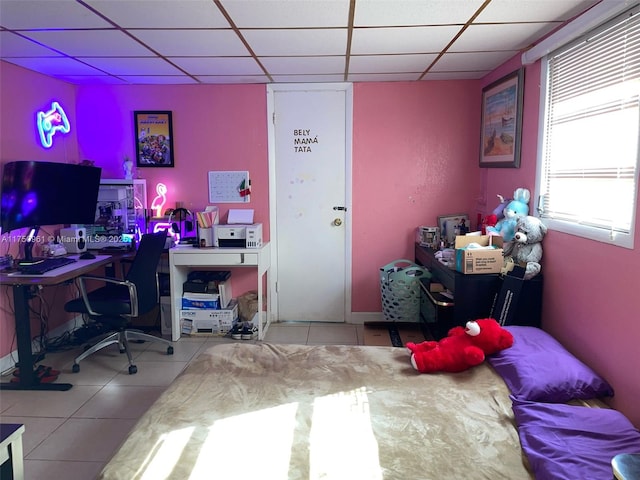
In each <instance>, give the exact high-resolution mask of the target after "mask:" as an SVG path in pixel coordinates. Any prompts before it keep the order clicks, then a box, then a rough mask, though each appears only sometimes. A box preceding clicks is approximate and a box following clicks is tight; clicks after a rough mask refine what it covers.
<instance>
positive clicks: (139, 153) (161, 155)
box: [133, 111, 173, 167]
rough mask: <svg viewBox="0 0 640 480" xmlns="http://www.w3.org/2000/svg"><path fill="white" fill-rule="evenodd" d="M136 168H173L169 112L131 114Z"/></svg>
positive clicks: (171, 124)
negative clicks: (133, 128)
mask: <svg viewBox="0 0 640 480" xmlns="http://www.w3.org/2000/svg"><path fill="white" fill-rule="evenodd" d="M133 124H134V127H135V139H136V165H137V166H138V167H173V123H172V120H171V112H170V111H152V112H151V111H149V112H142V111H136V112H133Z"/></svg>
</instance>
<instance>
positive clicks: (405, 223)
mask: <svg viewBox="0 0 640 480" xmlns="http://www.w3.org/2000/svg"><path fill="white" fill-rule="evenodd" d="M519 66H520V64H519V59H518V58H514V59H513V60H512V61H510V62H508V63H507V64H505V65H504V66H502V67H501V68H500V69H498V70H496V72H493V73H492V74H491V75H489V76H487V77H486V78H485V79H483V81H482V82H478V81H459V82H420V83H387V84H384V83H371V84H369V83H366V84H355V85H354V136H353V178H354V181H353V210H354V215H353V218H354V225H353V253H354V257H353V292H352V296H353V297H352V299H353V311H354V312H375V311H380V299H379V286H378V280H377V279H378V267H379V266H381V265H383V264H385V263H387V262H388V261H390V260H393V259H396V258H402V257H408V258H410V259H411V258H413V254H412V249H413V235H414V232H415V228H416V226H418V225H430V224H434V223H435V220H436V216H437V215H440V214H444V213H459V212H468V213H469V214H470V215H471V220H472V221H473V220H474V215H473V214H474V213H475V211H481V212H487V211H490V210H491V209H493V207H494V206H495V204H496V197H495V195H496V194H498V193H500V194H504V195H510V194H511V193H512V192H513V190H514V189H515V188H517V187H520V186H525V187H527V188H529V189H530V190H531V192H532V193H533V192H534V190H535V162H536V155H537V122H538V98H539V71H540V66H539V65H533V66H529V67H527V69H526V79H525V107H524V112H525V113H524V114H525V118H524V127H523V130H524V136H523V148H522V165H521V168H519V169H480V168H478V166H477V163H478V148H479V127H480V114H479V110H480V91H481V87H482V85H486V84H489V83H490V82H492V81H493V80H495V79H497V78H499V77H501V76H502V75H504V74H507V73H509V72H511V71H513V70H514V69H516V68H518V67H519ZM0 68H1V70H0V75H1V76H2V80H3V81H2V85H1V86H0V93H1V96H0V99H1V100H2V109H1V111H0V115H1V117H0V119H1V122H0V133H1V135H2V145H1V150H0V153H1V155H0V157H1V158H0V159H1V160H2V161H3V162H4V161H8V160H18V159H33V158H34V156H37V158H38V159H41V160H55V161H77V160H79V159H81V158H87V159H91V160H94V161H95V162H96V164H97V165H98V166H100V167H103V168H104V170H105V174H106V175H108V176H111V177H116V178H121V176H122V174H121V172H122V170H121V162H122V158H123V157H124V155H130V156H133V126H132V116H133V111H134V110H145V109H149V110H154V109H158V110H160V109H161V110H172V111H173V120H174V138H175V153H176V159H175V161H176V167H175V168H173V169H142V170H140V175H141V176H143V177H144V178H146V179H147V180H148V182H149V184H150V187H151V186H152V185H153V184H154V182H156V181H158V180H163V181H166V182H167V183H169V185H170V189H171V190H170V199H171V201H172V202H175V201H182V202H184V203H185V205H186V206H187V207H189V208H200V207H202V206H204V204H206V200H207V197H206V172H207V171H208V170H213V169H238V170H242V169H247V170H250V171H251V175H252V179H253V187H254V190H253V192H254V194H253V197H252V202H251V205H250V206H251V208H255V209H256V217H257V220H258V221H262V222H263V223H264V226H265V231H266V232H268V161H267V132H266V128H267V127H266V114H265V112H266V103H265V102H266V99H265V98H266V95H265V87H264V86H260V85H236V86H173V87H169V86H155V87H154V86H150V87H108V86H106V87H77V88H73V87H70V86H69V85H67V84H65V83H62V82H57V81H55V80H51V79H47V78H46V77H43V76H41V75H38V74H34V73H32V72H28V71H26V70H23V69H20V68H18V67H14V66H11V65H8V64H5V63H2V62H0ZM52 96H56V97H57V98H62V99H63V100H64V101H66V102H70V103H71V104H72V106H71V107H69V108H68V111H67V113H68V114H69V116H70V118H72V119H73V118H75V121H76V122H77V125H78V126H77V138H76V137H73V136H71V137H69V139H67V140H65V141H64V142H63V143H62V144H57V145H55V146H54V148H55V150H52V151H48V152H45V151H44V150H42V149H40V148H39V147H35V146H34V145H35V138H34V134H33V131H32V130H31V128H32V127H31V126H30V125H31V120H30V118H31V117H29V116H30V115H32V113H31V112H33V111H35V109H37V108H41V104H42V103H43V102H44V103H45V105H46V102H48V101H50V100H51V99H52ZM74 102H75V106H73V104H74ZM72 121H73V120H72ZM72 135H73V134H72ZM76 140H77V141H78V144H79V147H77V148H76V147H74V145H75V143H76ZM150 189H151V188H150ZM636 231H638V229H637V230H636ZM267 235H268V233H267ZM639 242H640V239H638V238H636V244H637V245H640V243H639ZM2 248H5V247H4V246H3V247H2ZM544 248H545V253H544V258H543V271H544V275H545V292H544V305H543V312H544V327H545V328H546V329H547V330H548V331H550V332H551V333H553V334H554V335H555V336H557V337H558V338H559V339H560V340H561V341H562V342H563V343H564V344H565V345H566V346H567V347H568V348H569V349H570V350H571V351H572V352H574V353H575V354H576V355H577V356H578V357H579V358H582V359H583V360H585V361H586V362H587V363H588V364H589V365H591V366H592V367H593V368H594V369H595V370H596V371H598V372H599V373H601V374H602V375H604V376H605V377H606V378H607V379H608V380H609V381H610V382H611V383H612V384H613V386H614V388H615V389H616V392H617V393H616V397H615V399H614V401H613V405H614V406H615V407H616V408H619V409H620V410H622V411H623V412H624V413H625V414H627V415H628V416H629V417H630V419H631V420H632V421H633V422H634V423H635V424H636V425H637V426H638V425H640V404H637V399H638V398H640V371H639V370H638V369H637V368H635V367H636V365H635V364H636V363H637V358H638V357H637V354H636V352H637V346H636V344H635V342H634V340H635V339H638V338H640V322H637V321H636V320H635V318H634V317H636V316H637V312H638V311H639V310H640V297H639V296H638V295H637V294H636V293H635V291H632V288H633V286H634V285H636V284H637V281H636V279H635V276H634V275H635V271H637V270H638V268H639V267H640V259H639V258H638V250H637V248H636V249H634V250H627V249H622V248H614V247H609V246H606V245H604V244H601V243H598V242H592V241H588V240H583V239H579V238H577V237H572V236H569V235H565V234H561V233H558V232H550V233H549V234H548V235H547V237H546V238H545V242H544ZM5 251H6V250H2V253H4V252H5ZM605 258H606V263H605V262H604V261H603V260H604V259H605ZM596 262H597V263H596ZM233 275H234V276H233V278H234V292H236V293H241V292H242V291H244V287H247V288H250V287H251V285H252V279H250V278H248V274H243V273H242V272H236V271H234V274H233ZM236 281H237V282H238V284H237V285H236V283H235V282H236ZM3 298H5V297H3ZM51 322H52V328H53V327H54V326H55V322H56V317H52V319H51ZM0 337H1V338H0V357H1V356H4V355H6V354H8V353H9V352H10V351H11V339H12V337H13V319H12V317H11V316H10V315H7V314H6V313H5V312H0ZM632 342H633V343H632Z"/></svg>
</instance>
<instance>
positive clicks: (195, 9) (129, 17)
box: [86, 0, 229, 28]
mask: <svg viewBox="0 0 640 480" xmlns="http://www.w3.org/2000/svg"><path fill="white" fill-rule="evenodd" d="M86 2H87V3H88V4H89V5H91V6H92V7H94V8H95V9H96V10H98V11H99V12H100V13H101V14H103V15H105V16H107V17H109V18H110V19H111V20H113V21H114V22H115V23H116V24H117V25H119V26H120V27H123V28H229V23H228V22H227V20H226V19H225V18H224V16H223V15H222V13H221V12H220V10H219V9H218V8H217V7H216V5H215V3H214V2H213V0H187V1H184V0H182V1H175V0H153V1H149V0H146V1H140V0H117V1H114V0H86Z"/></svg>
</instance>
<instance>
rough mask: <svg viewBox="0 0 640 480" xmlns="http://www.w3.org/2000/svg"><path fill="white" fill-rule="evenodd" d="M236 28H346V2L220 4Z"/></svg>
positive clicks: (274, 0)
mask: <svg viewBox="0 0 640 480" xmlns="http://www.w3.org/2000/svg"><path fill="white" fill-rule="evenodd" d="M221 3H222V7H223V8H224V9H225V10H226V11H227V12H228V13H229V15H230V16H231V18H232V19H233V21H234V23H235V24H236V26H237V27H238V28H241V29H242V28H285V27H289V28H300V27H346V26H347V25H348V23H349V0H313V1H309V0H306V1H300V0H297V1H291V0H269V1H265V0H242V1H238V0H223V1H222V2H221Z"/></svg>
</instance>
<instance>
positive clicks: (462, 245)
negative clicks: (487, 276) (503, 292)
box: [455, 235, 504, 275]
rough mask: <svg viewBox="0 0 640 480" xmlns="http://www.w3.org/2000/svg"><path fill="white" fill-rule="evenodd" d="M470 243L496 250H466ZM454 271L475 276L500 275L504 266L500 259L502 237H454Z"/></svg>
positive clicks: (501, 258)
mask: <svg viewBox="0 0 640 480" xmlns="http://www.w3.org/2000/svg"><path fill="white" fill-rule="evenodd" d="M471 243H478V244H480V245H481V246H483V247H488V246H493V247H496V248H491V249H484V248H467V247H468V245H469V244H471ZM455 247H456V270H457V271H458V272H461V273H464V274H467V275H475V274H479V273H500V270H501V269H502V267H503V265H504V259H503V257H502V237H498V236H495V235H459V236H457V237H456V242H455Z"/></svg>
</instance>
